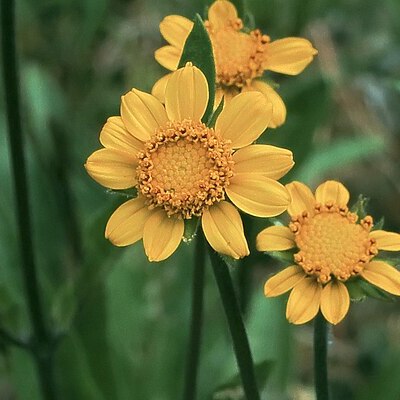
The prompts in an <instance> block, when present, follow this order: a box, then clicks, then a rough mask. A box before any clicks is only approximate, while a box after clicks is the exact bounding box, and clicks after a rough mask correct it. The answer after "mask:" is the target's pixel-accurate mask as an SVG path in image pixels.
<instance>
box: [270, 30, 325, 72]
mask: <svg viewBox="0 0 400 400" xmlns="http://www.w3.org/2000/svg"><path fill="white" fill-rule="evenodd" d="M317 53H318V52H317V50H315V49H314V48H313V47H312V44H311V43H310V42H309V41H308V40H307V39H302V38H295V37H289V38H285V39H279V40H275V41H273V42H271V43H269V44H268V51H267V53H266V59H265V62H264V64H263V66H264V68H265V69H269V70H271V71H275V72H280V73H282V74H288V75H297V74H299V73H300V72H302V71H303V70H304V68H305V67H307V65H308V64H310V62H311V61H312V60H313V57H314V56H315V55H316V54H317Z"/></svg>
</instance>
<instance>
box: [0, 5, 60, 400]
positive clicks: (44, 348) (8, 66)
mask: <svg viewBox="0 0 400 400" xmlns="http://www.w3.org/2000/svg"><path fill="white" fill-rule="evenodd" d="M1 37H2V43H1V48H2V60H3V76H4V88H5V100H6V115H7V123H8V137H9V145H10V153H11V166H12V168H11V169H12V175H13V182H14V190H15V203H16V213H17V225H18V234H19V244H20V250H21V267H22V276H23V282H24V289H25V295H26V300H27V305H28V308H29V316H30V320H31V323H32V327H33V332H34V339H33V343H32V349H33V354H34V356H35V360H36V364H37V367H38V373H39V378H40V383H41V388H42V393H43V396H44V398H45V399H46V400H54V399H55V398H56V397H55V392H54V384H53V374H52V369H51V362H49V360H50V359H51V356H49V355H48V352H49V351H50V350H49V349H50V347H51V346H50V345H49V343H50V341H51V338H50V335H49V334H48V332H47V329H46V325H45V319H44V315H43V311H42V306H41V300H40V293H39V285H38V279H37V271H36V264H35V257H34V251H33V244H32V237H33V235H32V229H31V218H30V213H29V204H28V199H29V196H28V186H27V178H26V166H25V155H24V146H23V138H22V123H21V114H20V100H19V79H18V66H17V57H16V46H15V2H14V0H2V1H1Z"/></svg>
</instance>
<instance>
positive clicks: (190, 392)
mask: <svg viewBox="0 0 400 400" xmlns="http://www.w3.org/2000/svg"><path fill="white" fill-rule="evenodd" d="M204 244H205V243H204V236H203V232H202V231H201V230H200V232H199V233H198V236H197V238H196V250H195V259H194V271H193V286H192V316H191V318H192V319H191V322H190V339H189V351H188V354H187V360H186V371H185V384H184V391H183V399H184V400H195V399H196V389H197V373H198V369H199V361H200V347H201V331H202V321H203V297H204V296H203V294H204V270H205V268H204V267H205V261H206V260H205V259H206V249H205V246H204Z"/></svg>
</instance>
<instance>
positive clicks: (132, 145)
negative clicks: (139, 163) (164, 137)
mask: <svg viewBox="0 0 400 400" xmlns="http://www.w3.org/2000/svg"><path fill="white" fill-rule="evenodd" d="M100 143H101V144H102V145H103V146H104V147H106V148H107V149H114V150H119V151H125V152H128V153H132V155H136V154H137V153H138V152H139V151H141V150H142V149H143V143H142V142H141V141H140V140H138V139H136V138H135V137H134V136H133V135H131V134H130V133H129V132H128V131H127V130H126V128H125V125H124V123H123V122H122V119H121V117H110V118H108V120H107V122H106V124H105V125H104V127H103V129H102V130H101V132H100Z"/></svg>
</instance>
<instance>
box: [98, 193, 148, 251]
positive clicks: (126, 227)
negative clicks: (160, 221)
mask: <svg viewBox="0 0 400 400" xmlns="http://www.w3.org/2000/svg"><path fill="white" fill-rule="evenodd" d="M151 214H152V211H150V210H149V209H148V207H147V206H146V204H145V202H144V200H143V198H141V197H137V198H136V199H132V200H129V201H127V202H126V203H124V204H122V205H121V206H120V207H118V208H117V209H116V210H115V211H114V213H113V214H112V215H111V217H110V219H109V220H108V222H107V226H106V232H105V236H106V238H107V239H109V240H110V242H111V243H112V244H114V245H115V246H128V245H129V244H133V243H135V242H137V241H138V240H140V239H141V238H142V237H143V228H144V224H145V222H146V221H147V219H148V218H149V217H150V215H151Z"/></svg>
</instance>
